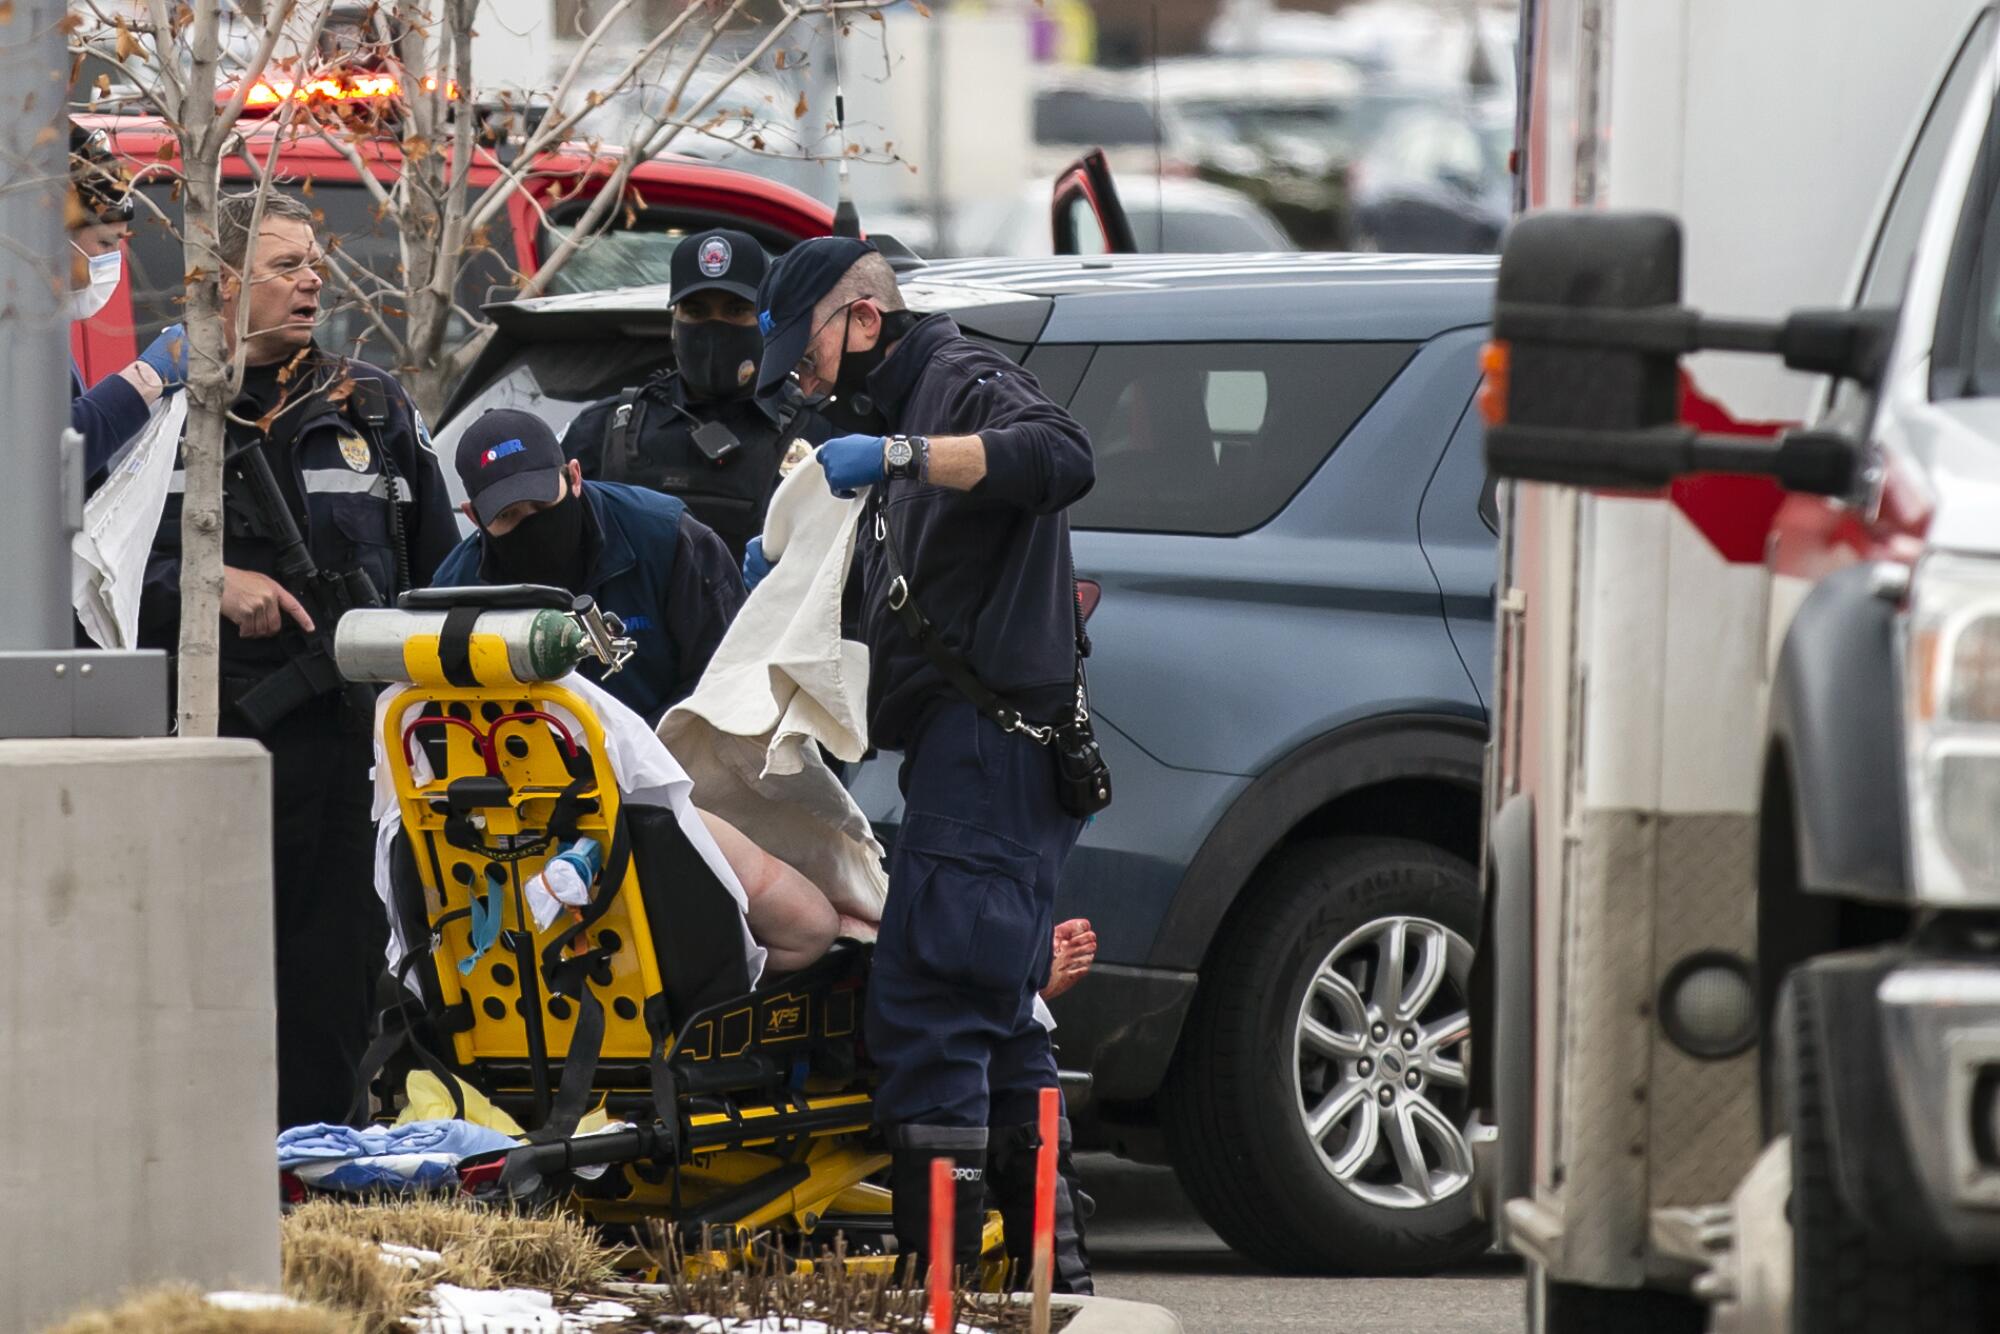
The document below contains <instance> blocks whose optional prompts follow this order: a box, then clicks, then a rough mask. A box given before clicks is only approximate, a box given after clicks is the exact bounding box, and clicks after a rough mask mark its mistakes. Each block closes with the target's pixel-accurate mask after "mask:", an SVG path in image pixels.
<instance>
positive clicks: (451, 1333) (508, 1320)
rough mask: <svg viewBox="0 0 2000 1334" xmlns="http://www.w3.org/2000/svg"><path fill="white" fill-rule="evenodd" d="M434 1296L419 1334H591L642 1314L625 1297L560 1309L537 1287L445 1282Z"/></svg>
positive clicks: (433, 1291) (419, 1325)
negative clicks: (484, 1287)
mask: <svg viewBox="0 0 2000 1334" xmlns="http://www.w3.org/2000/svg"><path fill="white" fill-rule="evenodd" d="M406 1249H407V1248H406ZM430 1297H431V1304H430V1308H429V1309H428V1310H424V1311H419V1312H418V1313H417V1316H416V1319H415V1321H414V1322H413V1325H412V1327H413V1328H414V1329H415V1330H416V1331H417V1334H588V1331H590V1330H592V1329H594V1328H596V1327H597V1326H598V1325H604V1324H609V1323H611V1322H613V1321H616V1320H630V1319H632V1318H633V1316H635V1315H637V1314H638V1312H636V1311H634V1310H633V1309H632V1308H631V1307H629V1306H626V1305H625V1304H624V1303H622V1302H609V1301H596V1302H591V1303H590V1304H589V1305H587V1306H585V1307H584V1308H583V1309H582V1310H580V1311H571V1312H563V1311H558V1310H557V1309H556V1305H555V1299H554V1298H553V1297H551V1296H550V1295H549V1294H548V1293H546V1292H538V1291H536V1290H534V1289H532V1288H508V1289H506V1290H504V1291H500V1292H481V1291H478V1290H475V1289H472V1288H461V1287H458V1286H456V1285H455V1284H451V1283H440V1284H438V1285H437V1286H436V1287H435V1288H432V1289H431V1294H430Z"/></svg>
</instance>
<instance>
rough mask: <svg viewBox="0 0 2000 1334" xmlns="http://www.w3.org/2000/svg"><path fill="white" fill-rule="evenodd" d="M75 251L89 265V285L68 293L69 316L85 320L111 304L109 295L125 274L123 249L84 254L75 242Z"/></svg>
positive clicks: (116, 287)
mask: <svg viewBox="0 0 2000 1334" xmlns="http://www.w3.org/2000/svg"><path fill="white" fill-rule="evenodd" d="M70 244H71V245H73V246H76V253H77V254H79V255H83V257H84V259H85V260H86V261H87V262H88V263H89V265H90V286H88V287H85V288H83V289H82V290H80V291H75V292H71V293H70V294H69V313H70V316H71V318H73V319H79V320H87V319H89V318H90V317H91V316H93V315H95V314H96V313H97V312H98V311H100V310H103V309H104V308H105V307H106V306H108V305H110V304H111V296H112V294H113V293H114V292H116V291H117V290H118V280H119V279H120V278H122V277H124V276H125V251H124V249H123V248H122V247H121V248H119V249H117V250H113V251H109V252H107V253H105V254H102V255H91V254H85V252H84V249H83V247H82V246H80V245H76V242H74V241H71V242H70Z"/></svg>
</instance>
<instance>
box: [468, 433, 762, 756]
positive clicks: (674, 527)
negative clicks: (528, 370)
mask: <svg viewBox="0 0 2000 1334" xmlns="http://www.w3.org/2000/svg"><path fill="white" fill-rule="evenodd" d="M458 479H459V481H461V482H463V483H464V484H465V494H466V501H465V504H464V505H463V506H461V508H462V509H463V510H464V512H465V517H466V518H468V519H470V520H472V522H473V523H475V524H477V525H478V530H477V531H476V532H474V533H473V534H472V535H471V536H470V537H468V538H466V539H465V540H464V541H463V542H461V543H459V544H458V546H457V547H456V548H454V549H453V551H452V553H451V554H450V555H449V556H446V557H445V559H444V563H443V564H441V565H440V566H439V567H438V571H437V574H436V576H435V577H434V578H433V579H432V580H431V583H432V584H433V585H435V586H437V587H440V588H443V587H448V586H453V585H464V584H547V585H549V586H550V587H552V588H566V589H568V590H569V591H570V592H572V593H588V594H589V595H590V596H591V597H592V598H593V599H595V600H596V602H597V605H598V606H600V607H602V608H604V609H605V610H606V611H609V612H615V613H616V614H617V615H618V617H619V619H620V620H622V621H624V622H625V631H626V633H627V634H629V635H630V636H631V638H632V642H633V644H634V645H635V646H636V648H635V651H634V653H633V656H632V661H631V662H629V663H627V664H626V665H625V667H624V669H623V670H622V671H618V672H613V673H611V674H610V675H604V674H603V667H602V664H598V663H590V664H587V665H586V666H585V667H584V668H583V669H582V670H583V671H584V673H585V674H586V675H588V676H590V677H592V678H593V679H596V680H597V682H598V684H599V685H601V686H603V687H604V688H605V690H607V691H609V692H610V693H611V694H612V695H613V696H615V697H616V698H617V699H618V700H619V702H621V703H623V704H624V705H625V706H626V707H627V708H629V709H631V710H632V711H633V712H634V713H636V714H638V715H639V716H640V717H642V718H644V719H645V720H646V721H647V722H648V723H652V724H654V725H658V723H659V721H660V718H661V716H662V715H664V714H665V713H666V711H667V710H668V709H669V708H670V707H672V706H673V705H675V704H678V703H680V702H681V701H682V700H683V699H685V698H687V697H688V695H690V694H692V693H693V691H694V687H695V683H696V682H697V681H699V680H701V674H702V673H703V672H705V671H707V670H708V660H709V659H710V658H712V657H714V656H715V646H716V645H717V644H720V643H721V642H722V634H723V631H725V630H727V629H728V628H729V623H730V621H732V620H734V619H735V617H736V610H737V608H739V607H741V606H742V605H743V596H744V594H743V576H742V575H741V574H740V573H738V571H737V568H736V560H735V558H734V557H733V556H732V555H731V554H730V551H729V548H728V547H726V546H724V545H723V543H722V539H721V538H719V537H717V536H716V535H715V533H714V532H713V531H712V530H711V529H710V528H709V527H708V525H707V524H704V523H703V522H702V521H701V520H699V519H697V518H695V517H694V513H693V511H691V510H689V509H688V507H687V506H686V505H685V504H683V503H682V502H681V501H680V500H678V499H677V498H675V497H673V496H668V495H662V494H660V493H659V492H657V491H649V490H646V489H645V488H643V487H637V486H621V485H619V484H618V483H616V482H593V481H587V480H585V478H584V476H583V470H582V468H581V467H580V466H579V465H578V464H577V463H576V461H575V460H568V461H565V460H564V458H563V452H562V446H561V445H559V444H557V443H556V437H555V433H554V432H553V431H551V430H550V429H549V428H548V427H547V426H546V425H545V424H543V422H542V420H541V419H540V418H539V417H536V416H535V415H534V414H533V413H529V412H521V411H519V410H518V409H515V408H496V409H494V410H493V411H491V412H488V413H486V414H485V415H484V416H482V417H480V418H479V419H478V420H477V421H475V422H473V423H472V425H470V426H468V427H466V429H465V434H464V435H462V436H460V437H459V438H458Z"/></svg>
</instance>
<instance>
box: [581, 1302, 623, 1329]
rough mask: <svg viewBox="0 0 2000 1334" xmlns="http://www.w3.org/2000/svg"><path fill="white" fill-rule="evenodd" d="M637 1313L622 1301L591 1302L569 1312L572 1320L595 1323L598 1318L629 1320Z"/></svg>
mask: <svg viewBox="0 0 2000 1334" xmlns="http://www.w3.org/2000/svg"><path fill="white" fill-rule="evenodd" d="M638 1314H639V1313H638V1312H637V1311H635V1310H633V1309H632V1308H631V1307H629V1306H627V1305H625V1304H624V1303H623V1302H592V1303H590V1304H589V1305H588V1306H586V1307H584V1308H583V1309H582V1310H581V1311H573V1312H571V1313H570V1319H572V1320H588V1321H590V1322H591V1323H593V1324H595V1323H596V1322H597V1321H600V1320H630V1319H631V1318H632V1317H633V1316H636V1315H638Z"/></svg>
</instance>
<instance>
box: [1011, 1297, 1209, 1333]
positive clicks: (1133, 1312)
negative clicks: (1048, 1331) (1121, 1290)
mask: <svg viewBox="0 0 2000 1334" xmlns="http://www.w3.org/2000/svg"><path fill="white" fill-rule="evenodd" d="M1022 1300H1025V1299H1022ZM1049 1305H1051V1306H1053V1307H1058V1308H1065V1309H1073V1310H1074V1311H1075V1312H1076V1314H1075V1315H1074V1316H1072V1317H1071V1318H1070V1322H1069V1323H1068V1324H1067V1325H1065V1326H1063V1334H1181V1318H1180V1317H1179V1316H1177V1315H1175V1314H1174V1313H1173V1312H1172V1311H1169V1310H1168V1309H1167V1308H1166V1307H1164V1306H1154V1305H1153V1304H1152V1303H1151V1302H1128V1301H1125V1300H1123V1299H1122V1298H1118V1297H1051V1298H1050V1299H1049Z"/></svg>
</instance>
